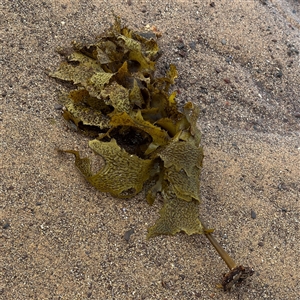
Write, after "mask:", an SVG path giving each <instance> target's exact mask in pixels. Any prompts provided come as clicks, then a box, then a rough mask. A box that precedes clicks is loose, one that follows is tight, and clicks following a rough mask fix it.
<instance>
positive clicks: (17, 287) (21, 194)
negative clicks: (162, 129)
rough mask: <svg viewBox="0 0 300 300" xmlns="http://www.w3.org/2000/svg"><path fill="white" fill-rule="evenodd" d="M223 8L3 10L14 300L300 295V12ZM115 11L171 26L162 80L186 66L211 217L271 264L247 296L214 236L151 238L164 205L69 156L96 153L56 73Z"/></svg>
mask: <svg viewBox="0 0 300 300" xmlns="http://www.w3.org/2000/svg"><path fill="white" fill-rule="evenodd" d="M211 3H212V1H206V0H203V1H200V0H195V1H180V0H178V1H157V0H153V1H145V0H144V1H136V0H127V1H115V0H112V1H95V0H93V1H75V0H74V1H44V2H43V1H32V0H28V1H18V0H16V1H7V0H3V1H1V3H0V6H1V9H0V33H1V34H0V36H1V37H0V45H1V51H0V62H1V85H0V88H1V93H0V105H1V115H0V126H1V137H0V142H1V165H0V167H1V182H0V185H1V200H0V225H1V227H0V232H1V235H0V250H1V255H0V267H1V271H0V299H14V300H15V299H22V300H24V299H116V300H117V299H145V300H148V299H149V300H150V299H182V300H183V299H299V294H300V275H299V267H300V266H299V256H300V253H299V249H300V242H299V238H300V234H299V220H300V216H299V213H300V207H299V193H300V181H299V180H300V179H299V178H300V176H299V173H300V125H299V123H300V118H299V117H300V84H299V83H300V54H299V51H300V29H299V19H300V8H299V6H300V4H299V1H292V0H289V1H278V0H272V1H269V0H266V1H259V0H257V1H256V0H255V1H254V0H253V1H242V0H235V1H229V0H220V1H214V4H215V5H212V4H211ZM112 11H114V12H115V13H116V14H117V15H119V16H120V17H121V18H122V19H123V21H124V22H125V23H126V24H127V25H128V26H129V27H131V28H134V29H137V30H138V29H140V28H142V27H144V26H146V25H147V24H149V25H150V26H152V25H155V26H156V27H157V28H158V30H159V31H161V32H162V34H163V35H162V38H161V39H160V40H159V45H160V46H161V48H162V50H163V52H164V55H163V56H162V57H161V58H160V60H159V61H158V64H157V67H158V74H164V72H165V70H166V69H167V67H168V65H169V64H170V63H174V64H176V66H177V68H178V72H179V78H178V80H177V81H176V84H175V87H174V88H175V89H177V90H179V91H180V94H179V95H178V102H179V103H181V104H182V103H185V102H187V101H193V102H194V103H196V104H198V105H199V106H200V108H201V115H200V117H199V127H200V128H201V132H202V133H203V137H202V144H203V147H204V153H205V159H204V168H203V172H202V177H201V181H200V184H201V194H202V201H203V203H202V206H201V216H202V219H203V220H205V221H206V223H207V224H208V225H209V226H210V227H214V228H215V229H216V231H215V236H216V238H217V239H218V240H219V241H220V243H221V244H222V245H223V246H224V248H225V249H226V250H228V252H229V253H230V254H231V255H232V256H233V257H234V258H235V259H236V260H237V261H238V262H239V263H241V264H248V265H250V266H253V267H254V269H255V270H256V273H255V274H254V275H253V277H252V279H251V281H249V282H248V283H247V284H246V285H244V286H242V287H240V288H239V289H235V290H234V291H232V292H231V293H224V292H223V291H221V290H219V289H217V288H216V284H217V283H218V282H219V281H220V279H221V275H222V273H224V272H226V271H227V269H226V266H225V264H224V263H223V262H222V261H221V260H220V259H219V258H218V257H217V255H216V253H215V251H214V250H213V249H212V247H211V246H210V245H209V243H208V241H207V240H206V238H205V237H204V236H186V235H183V234H180V235H176V236H174V237H169V236H167V237H165V236H163V237H157V238H154V239H151V240H149V241H148V240H146V233H147V227H148V226H149V225H151V224H153V223H154V221H155V219H156V218H157V216H158V211H159V208H160V203H159V202H157V203H156V204H155V205H154V206H153V207H148V205H147V204H146V202H145V200H144V199H143V197H142V195H139V196H137V197H136V198H134V199H132V200H129V201H125V200H118V199H114V198H112V197H110V196H109V195H106V194H103V193H100V192H97V191H96V190H95V189H93V188H92V187H90V186H89V185H88V184H87V183H86V182H85V181H84V179H83V178H82V177H81V176H80V174H79V173H78V172H77V171H76V169H75V167H74V163H73V157H71V156H67V155H59V154H58V153H57V152H56V150H55V149H56V148H57V147H60V148H64V149H77V150H80V151H82V153H90V150H89V149H87V139H86V138H84V137H82V136H81V135H79V134H77V133H74V132H72V130H70V129H69V128H68V127H67V126H66V123H65V121H64V120H63V119H62V117H61V111H60V109H59V105H58V95H59V92H60V90H66V89H67V87H66V86H62V85H60V84H59V83H58V82H56V81H55V80H54V79H51V78H49V77H48V76H47V73H48V72H49V71H53V70H55V68H57V66H58V64H59V63H60V61H61V57H60V56H59V55H58V54H57V53H56V52H55V49H56V48H57V47H58V46H68V45H70V43H71V41H72V40H77V41H93V40H94V39H95V37H96V36H97V35H98V34H99V33H101V32H102V31H103V30H104V29H105V28H107V27H108V26H109V24H110V23H111V22H113V16H112ZM251 211H252V214H251ZM253 212H254V213H253ZM254 216H256V218H255V219H253V217H254ZM131 228H134V233H133V234H132V235H131V236H130V239H129V241H128V242H127V241H126V240H125V239H124V234H125V232H126V231H128V230H130V229H131Z"/></svg>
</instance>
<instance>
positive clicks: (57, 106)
mask: <svg viewBox="0 0 300 300" xmlns="http://www.w3.org/2000/svg"><path fill="white" fill-rule="evenodd" d="M54 108H55V109H56V110H61V109H62V108H63V106H62V105H61V104H58V103H55V104H54Z"/></svg>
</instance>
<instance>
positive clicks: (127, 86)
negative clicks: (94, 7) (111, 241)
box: [50, 17, 252, 289]
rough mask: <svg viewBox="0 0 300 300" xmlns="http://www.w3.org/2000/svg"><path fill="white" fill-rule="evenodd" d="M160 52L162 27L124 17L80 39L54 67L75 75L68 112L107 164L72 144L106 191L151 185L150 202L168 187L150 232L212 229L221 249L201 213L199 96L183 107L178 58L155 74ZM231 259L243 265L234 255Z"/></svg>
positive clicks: (91, 178) (126, 194)
mask: <svg viewBox="0 0 300 300" xmlns="http://www.w3.org/2000/svg"><path fill="white" fill-rule="evenodd" d="M160 55H161V52H160V50H159V47H158V44H157V36H156V34H155V33H154V32H151V31H146V32H134V31H132V30H130V29H128V28H127V27H125V26H121V22H120V20H119V18H117V17H116V19H115V23H114V25H113V26H112V27H111V28H110V29H108V30H107V31H105V32H104V33H103V34H102V35H101V36H100V37H99V38H98V39H97V41H96V42H95V43H93V44H88V45H82V44H78V43H74V44H73V50H72V51H71V52H70V53H69V54H65V56H66V61H65V62H63V63H62V64H61V65H60V67H59V69H58V70H57V71H55V72H53V73H51V74H50V75H51V76H52V77H55V78H58V79H61V80H63V81H67V82H71V83H73V86H74V89H72V90H71V91H70V92H69V93H68V94H67V95H65V96H64V99H63V102H64V107H65V108H64V112H63V116H64V118H65V119H66V120H68V121H69V122H72V123H73V124H75V125H76V127H77V128H78V130H80V131H81V132H83V133H85V134H87V135H89V136H90V137H92V138H94V139H93V140H91V141H90V142H89V147H90V148H91V149H92V150H93V151H94V152H95V153H96V154H98V155H100V156H101V157H102V158H104V161H105V165H104V166H103V167H102V168H101V169H100V170H99V171H98V172H97V173H93V172H92V167H91V161H90V159H89V158H81V157H80V155H79V153H78V152H77V151H74V150H64V152H67V153H72V154H74V155H75V165H76V167H77V168H78V169H79V171H80V172H81V174H82V175H83V176H84V177H85V179H86V180H87V181H88V182H89V183H90V184H92V185H93V186H94V187H95V188H96V189H98V190H100V191H102V192H108V193H110V194H111V195H113V196H114V197H118V198H131V197H133V196H135V195H136V194H137V193H140V192H141V191H144V193H145V198H146V199H147V202H148V204H150V205H152V204H153V202H154V201H155V198H156V196H157V193H160V194H161V195H162V197H163V199H164V204H163V207H162V209H161V210H160V217H159V218H158V220H157V221H156V223H155V224H154V225H153V226H152V227H150V228H149V229H148V237H149V238H150V237H154V236H157V235H161V234H171V235H174V234H176V233H178V232H185V233H187V234H189V235H191V234H202V233H204V234H205V235H206V236H207V237H208V238H209V239H210V240H211V242H212V243H213V245H214V246H215V247H216V249H217V251H218V252H219V253H220V249H219V248H218V247H219V246H218V245H217V244H216V241H215V240H214V238H213V237H212V235H211V232H212V230H208V229H206V228H205V227H204V226H203V224H202V223H201V222H200V219H199V204H200V192H199V177H200V171H201V167H202V160H203V151H202V148H201V147H200V139H201V134H200V131H199V130H198V128H197V126H196V122H197V118H198V110H197V107H196V106H194V104H193V103H191V102H188V103H186V104H185V106H184V107H183V108H182V109H181V111H180V110H179V109H178V107H177V103H176V100H175V97H176V92H172V93H171V92H170V86H171V85H172V84H173V83H174V80H175V78H176V77H177V70H176V67H175V66H174V65H170V68H169V70H168V71H167V73H166V75H165V77H155V75H154V72H155V64H156V61H157V59H158V58H159V57H160ZM221 255H222V253H221ZM225 256H226V255H225ZM223 257H224V255H223ZM225 259H226V257H225ZM227 260H228V258H227ZM227 264H228V263H227ZM228 266H229V267H230V269H234V270H237V266H236V265H235V264H233V263H229V264H228ZM238 268H242V269H238V271H234V272H237V274H238V275H239V278H238V280H236V278H237V277H236V276H232V278H231V277H230V276H231V275H226V276H227V277H225V278H224V282H223V283H224V284H223V286H224V288H225V289H228V288H230V287H231V285H232V284H233V283H234V282H235V281H237V282H239V281H241V280H240V279H241V278H243V277H245V274H249V273H251V272H252V271H251V270H250V269H248V268H243V267H238ZM230 274H233V273H232V272H231V273H230ZM228 278H229V280H228ZM225 279H226V280H225ZM225 281H226V282H225Z"/></svg>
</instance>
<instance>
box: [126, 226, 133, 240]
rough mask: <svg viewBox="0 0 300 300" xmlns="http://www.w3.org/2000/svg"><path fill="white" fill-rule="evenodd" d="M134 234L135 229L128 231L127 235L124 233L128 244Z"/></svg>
mask: <svg viewBox="0 0 300 300" xmlns="http://www.w3.org/2000/svg"><path fill="white" fill-rule="evenodd" d="M133 233H134V229H133V228H131V229H129V230H127V231H126V232H125V233H124V239H125V240H126V241H127V242H128V241H129V239H130V236H131V235H132V234H133Z"/></svg>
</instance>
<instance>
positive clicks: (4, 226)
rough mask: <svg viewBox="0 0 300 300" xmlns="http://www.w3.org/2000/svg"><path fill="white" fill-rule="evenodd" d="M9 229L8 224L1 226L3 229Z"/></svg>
mask: <svg viewBox="0 0 300 300" xmlns="http://www.w3.org/2000/svg"><path fill="white" fill-rule="evenodd" d="M9 227H10V224H9V223H5V224H4V225H3V226H2V228H3V229H7V228H9Z"/></svg>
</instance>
